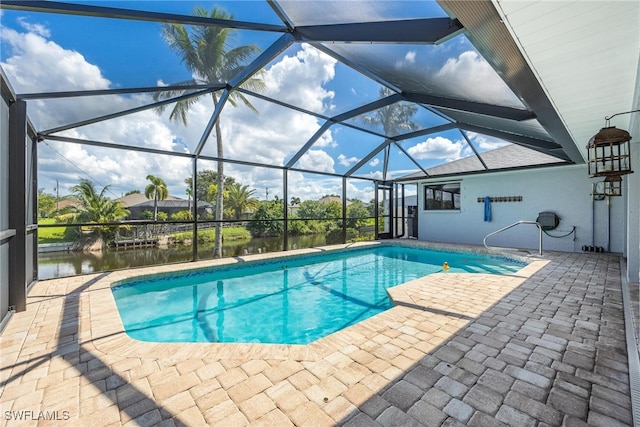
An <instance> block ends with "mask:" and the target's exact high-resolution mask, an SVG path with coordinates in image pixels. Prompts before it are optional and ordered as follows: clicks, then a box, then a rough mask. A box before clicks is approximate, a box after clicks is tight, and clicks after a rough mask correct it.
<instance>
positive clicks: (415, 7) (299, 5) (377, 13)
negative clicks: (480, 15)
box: [277, 0, 446, 26]
mask: <svg viewBox="0 0 640 427" xmlns="http://www.w3.org/2000/svg"><path fill="white" fill-rule="evenodd" d="M277 4H278V5H279V6H280V7H281V8H282V10H283V11H284V12H285V13H286V15H287V16H288V17H289V19H291V21H292V22H293V24H294V25H296V26H300V25H330V24H345V23H354V22H379V21H388V20H398V19H416V18H434V17H444V16H446V14H445V12H444V11H443V10H442V8H441V7H440V6H439V5H438V4H437V3H436V2H435V1H433V0H427V1H375V2H367V1H344V0H337V1H335V0H330V1H318V2H311V1H278V2H277Z"/></svg>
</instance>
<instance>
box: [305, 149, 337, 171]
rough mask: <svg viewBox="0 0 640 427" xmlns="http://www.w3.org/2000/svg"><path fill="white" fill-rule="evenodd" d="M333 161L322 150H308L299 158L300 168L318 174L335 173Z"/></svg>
mask: <svg viewBox="0 0 640 427" xmlns="http://www.w3.org/2000/svg"><path fill="white" fill-rule="evenodd" d="M333 165H334V161H333V159H332V158H331V156H330V155H328V154H327V153H326V152H325V151H322V150H309V151H307V152H306V153H305V154H304V155H303V156H302V157H301V158H300V167H301V168H302V169H309V170H313V171H318V172H331V173H333V172H335V170H334V169H333Z"/></svg>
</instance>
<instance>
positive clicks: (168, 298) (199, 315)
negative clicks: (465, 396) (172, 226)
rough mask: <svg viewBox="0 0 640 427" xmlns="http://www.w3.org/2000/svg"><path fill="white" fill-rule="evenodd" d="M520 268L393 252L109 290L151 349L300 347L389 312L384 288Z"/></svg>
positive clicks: (487, 260) (138, 282)
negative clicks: (166, 345)
mask: <svg viewBox="0 0 640 427" xmlns="http://www.w3.org/2000/svg"><path fill="white" fill-rule="evenodd" d="M445 261H446V262H447V263H448V264H449V266H450V269H449V270H448V272H453V273H459V272H467V273H474V272H475V273H493V274H509V273H513V272H515V271H518V270H519V269H521V268H522V266H523V265H524V263H521V262H517V261H513V260H507V259H502V258H500V259H499V258H492V257H488V256H480V255H472V254H464V253H451V252H439V251H431V250H426V249H414V248H407V247H402V246H377V247H375V248H367V249H357V250H350V251H339V252H335V253H327V254H322V255H313V256H303V257H297V258H289V259H286V260H283V259H280V260H277V261H271V262H268V261H265V262H261V263H259V264H254V263H247V264H246V265H240V266H238V264H235V265H233V266H229V267H226V268H223V269H211V270H208V271H203V270H197V271H196V270H193V271H191V272H188V271H187V272H179V273H176V274H173V275H163V276H153V277H147V278H138V279H130V280H127V281H124V282H120V284H118V285H116V286H114V287H113V288H112V290H113V295H114V298H115V301H116V305H117V306H118V311H119V312H120V316H121V318H122V322H123V324H124V326H125V329H126V331H127V334H129V336H131V337H132V338H134V339H137V340H141V341H153V342H245V343H248V342H261V343H279V344H307V343H310V342H312V341H315V340H317V339H319V338H321V337H323V336H326V335H329V334H331V333H333V332H336V331H338V330H340V329H343V328H345V327H347V326H350V325H353V324H355V323H357V322H360V321H362V320H364V319H366V318H368V317H371V316H373V315H375V314H378V313H380V312H382V311H384V310H387V309H388V308H390V307H391V305H392V304H391V301H390V300H389V297H388V295H387V292H386V290H387V288H390V287H392V286H396V285H399V284H402V283H405V282H408V281H410V280H413V279H416V278H419V277H422V276H425V275H427V274H431V273H436V272H441V271H442V265H443V263H444V262H445Z"/></svg>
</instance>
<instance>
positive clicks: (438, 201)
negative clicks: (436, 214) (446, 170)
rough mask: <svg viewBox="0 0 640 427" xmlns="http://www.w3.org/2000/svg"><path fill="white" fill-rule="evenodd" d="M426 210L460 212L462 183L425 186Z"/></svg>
mask: <svg viewBox="0 0 640 427" xmlns="http://www.w3.org/2000/svg"><path fill="white" fill-rule="evenodd" d="M424 210H427V211H434V210H460V183H459V182H449V183H446V184H429V185H425V186H424Z"/></svg>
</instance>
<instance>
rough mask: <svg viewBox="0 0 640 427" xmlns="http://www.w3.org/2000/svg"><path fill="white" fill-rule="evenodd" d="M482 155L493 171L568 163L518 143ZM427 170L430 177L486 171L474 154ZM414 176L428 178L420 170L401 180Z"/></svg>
mask: <svg viewBox="0 0 640 427" xmlns="http://www.w3.org/2000/svg"><path fill="white" fill-rule="evenodd" d="M480 156H481V157H482V160H483V161H484V163H485V164H486V165H487V168H488V169H491V170H492V171H495V170H496V169H511V168H517V167H523V166H531V165H552V164H567V163H566V162H565V161H563V160H561V159H558V158H557V157H553V156H550V155H548V154H544V153H541V152H539V151H536V150H531V149H529V148H526V147H523V146H521V145H518V144H508V145H505V146H503V147H499V148H496V149H494V150H490V151H485V152H484V153H480ZM426 171H427V173H428V174H429V176H430V177H433V176H436V177H437V176H443V175H455V174H462V173H470V172H482V171H484V166H482V163H480V160H479V159H478V158H477V157H476V156H475V155H474V156H469V157H465V158H462V159H459V160H454V161H452V162H449V163H445V164H442V165H438V166H434V167H432V168H429V169H426ZM414 178H426V176H425V174H424V173H423V172H422V171H420V172H416V173H412V174H410V175H406V176H403V177H401V178H400V180H402V181H405V180H411V179H414Z"/></svg>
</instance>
